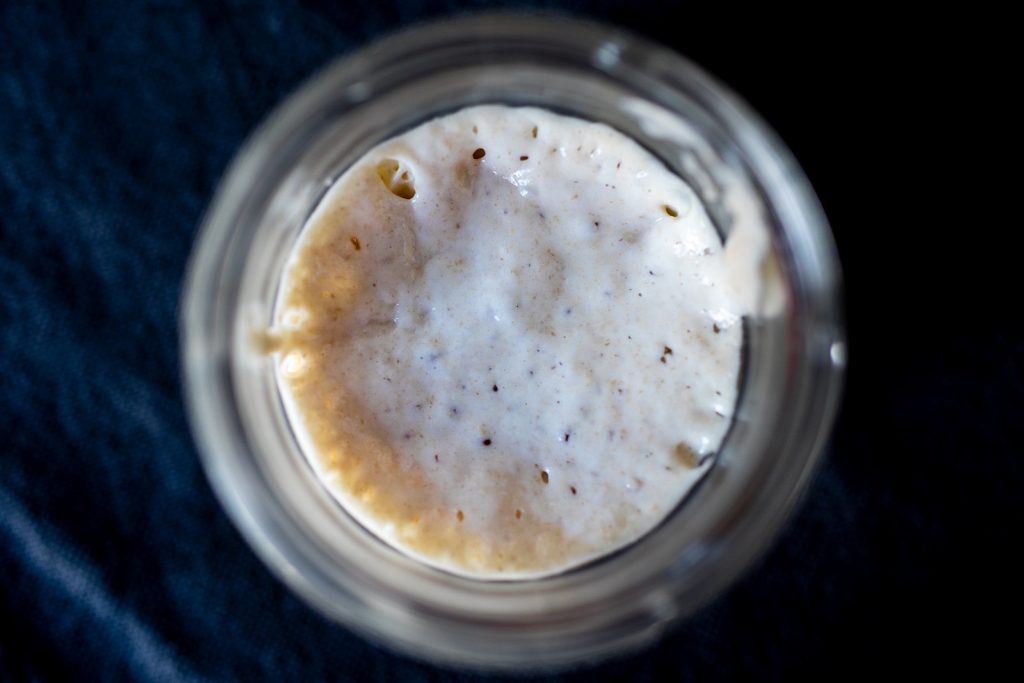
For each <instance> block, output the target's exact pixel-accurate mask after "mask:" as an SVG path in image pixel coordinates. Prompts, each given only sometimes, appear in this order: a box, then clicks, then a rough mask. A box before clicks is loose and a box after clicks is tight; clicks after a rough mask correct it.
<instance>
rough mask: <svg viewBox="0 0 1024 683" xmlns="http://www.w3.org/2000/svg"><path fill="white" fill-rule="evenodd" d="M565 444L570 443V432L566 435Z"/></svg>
mask: <svg viewBox="0 0 1024 683" xmlns="http://www.w3.org/2000/svg"><path fill="white" fill-rule="evenodd" d="M565 442H566V443H569V432H566V433H565Z"/></svg>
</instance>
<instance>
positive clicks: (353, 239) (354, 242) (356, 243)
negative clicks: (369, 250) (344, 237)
mask: <svg viewBox="0 0 1024 683" xmlns="http://www.w3.org/2000/svg"><path fill="white" fill-rule="evenodd" d="M348 241H349V242H351V243H352V246H353V247H355V248H356V251H359V250H360V249H362V248H363V245H362V244H360V243H359V238H358V237H349V238H348Z"/></svg>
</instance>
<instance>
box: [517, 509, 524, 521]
mask: <svg viewBox="0 0 1024 683" xmlns="http://www.w3.org/2000/svg"><path fill="white" fill-rule="evenodd" d="M522 516H523V511H522V510H516V519H519V518H521V517H522Z"/></svg>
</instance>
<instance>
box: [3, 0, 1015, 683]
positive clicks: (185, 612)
mask: <svg viewBox="0 0 1024 683" xmlns="http://www.w3.org/2000/svg"><path fill="white" fill-rule="evenodd" d="M540 5H546V6H551V7H559V8H561V9H562V10H564V11H571V12H576V13H581V14H586V15H590V16H594V17H598V18H604V19H608V20H611V21H614V22H617V23H620V24H623V25H626V26H628V27H631V28H633V29H635V30H637V31H639V32H641V33H644V34H646V35H648V36H651V37H653V38H655V39H657V40H659V41H661V42H663V43H666V44H669V45H671V46H673V47H675V48H676V49H678V50H680V51H681V52H683V53H685V54H688V55H690V56H691V57H693V58H695V59H696V60H697V61H699V62H701V63H703V64H704V65H705V66H707V67H708V68H709V69H710V70H711V71H712V72H714V73H716V74H717V75H718V76H719V77H721V78H722V79H723V80H725V81H726V82H728V83H729V84H731V85H732V86H733V87H735V88H736V89H737V90H739V91H740V92H742V93H743V94H744V95H745V96H746V97H747V98H748V99H749V100H750V101H751V102H752V103H753V104H754V106H755V107H756V108H758V109H759V110H760V111H761V112H762V113H763V114H764V115H765V116H766V118H767V119H768V120H769V122H770V123H771V124H772V125H773V126H775V127H776V128H777V129H778V131H779V132H780V133H781V135H782V136H783V137H784V138H785V139H786V140H787V142H788V143H789V144H790V146H791V147H792V148H793V150H794V152H795V153H796V156H797V157H798V158H799V159H800V161H801V163H802V164H803V165H804V167H805V168H806V170H807V171H808V174H809V175H810V177H811V178H812V180H813V181H814V183H815V185H816V187H817V189H818V191H819V193H820V195H821V197H822V200H823V203H824V205H825V208H826V210H827V211H828V213H829V216H830V219H831V221H832V223H833V225H834V228H835V231H836V235H837V239H838V242H839V246H840V249H841V254H842V258H843V262H844V267H845V269H846V272H847V283H848V291H849V295H848V297H847V304H848V313H849V322H850V338H851V366H850V378H849V387H848V393H847V397H846V401H845V405H844V408H843V412H842V415H841V417H840V421H839V426H838V429H837V433H836V437H835V445H834V449H833V454H832V456H831V457H830V459H829V460H828V461H827V463H826V464H825V466H824V467H823V468H822V470H821V471H820V474H819V476H818V477H817V479H816V480H815V483H814V485H813V486H812V487H811V490H810V493H809V495H808V496H807V498H806V500H805V503H804V505H803V506H802V508H801V509H800V511H799V513H798V514H797V515H796V516H795V518H794V519H793V520H792V522H791V523H790V525H789V527H788V529H787V531H786V533H785V534H784V535H783V536H782V538H781V540H780V541H779V542H778V543H777V544H776V545H775V546H774V548H773V550H772V551H771V552H770V553H768V555H767V556H766V557H765V558H763V560H762V561H761V562H760V563H759V564H758V565H757V566H756V567H755V568H754V569H753V570H752V571H751V572H750V573H749V574H748V575H747V576H746V578H745V579H743V580H742V581H740V582H739V583H738V584H737V585H736V586H735V587H734V588H733V589H731V590H730V591H729V592H728V593H727V594H725V595H724V596H722V597H721V599H719V600H718V601H716V602H715V603H713V604H712V605H710V606H708V607H707V608H705V609H704V610H703V611H702V612H701V613H699V614H698V615H696V616H695V617H694V618H692V619H690V620H689V621H687V622H686V623H684V624H682V625H680V627H679V628H678V629H676V630H675V631H674V632H673V633H672V634H671V635H670V636H669V637H668V638H666V639H665V640H664V641H663V642H661V643H660V644H657V645H655V646H653V647H651V648H649V649H648V650H646V651H644V652H642V653H638V654H636V655H633V656H631V657H628V658H626V659H624V660H619V661H614V662H611V663H606V664H604V665H602V666H601V667H600V668H598V669H596V670H595V669H590V670H583V671H577V672H571V673H565V674H561V675H559V676H556V677H554V678H553V680H573V681H577V680H578V681H584V680H587V681H589V680H593V679H595V678H597V679H607V680H611V679H615V678H625V677H634V678H635V679H636V680H660V679H670V680H688V679H698V680H727V679H735V678H744V679H747V678H766V679H773V680H793V679H795V678H805V677H827V678H833V677H837V676H839V677H842V676H844V675H849V674H851V673H854V672H857V673H869V674H886V673H892V671H893V669H894V668H898V669H900V670H904V671H907V672H916V673H921V672H924V671H947V670H948V669H947V667H948V666H949V665H952V664H954V663H962V662H964V661H967V662H970V663H972V666H975V667H977V666H979V665H984V664H986V663H989V664H990V663H993V662H998V661H999V660H1000V658H1001V657H1002V656H1004V655H1005V654H1006V653H1007V652H1008V651H1007V650H1005V649H1004V648H1005V647H1007V645H1006V643H1007V642H1008V641H1001V640H1000V639H999V637H998V636H999V634H1000V633H1003V634H1006V633H1013V632H1014V631H1016V632H1018V633H1019V627H1018V626H1010V627H1009V629H1002V630H1000V629H996V628H994V627H993V626H992V621H991V619H990V615H1002V616H1015V614H1014V611H1015V610H1017V609H1018V608H1019V607H1020V591H1019V589H1018V588H1017V587H1016V586H1017V585H1018V583H1019V578H1020V564H1019V562H1018V561H1017V560H1015V559H1014V555H1013V554H1012V553H1011V551H1012V550H1016V546H1017V545H1019V542H1020V539H1021V528H1022V525H1021V505H1020V498H1021V493H1022V483H1024V474H1022V467H1021V462H1020V457H1019V453H1020V451H1021V443H1022V441H1024V440H1022V436H1024V434H1022V428H1021V422H1022V421H1021V419H1020V410H1021V406H1022V405H1024V378H1022V365H1024V364H1022V354H1021V350H1022V348H1021V341H1020V339H1021V338H1020V336H1019V335H1018V334H1017V331H1016V330H1014V329H1012V328H1010V327H1008V326H1007V325H1006V322H1005V321H1006V320H1007V319H1008V318H1010V317H1012V316H1008V315H1006V312H1007V311H1006V310H1005V309H999V310H989V308H986V302H989V303H991V301H990V298H984V297H978V298H974V297H973V296H972V295H968V294H965V293H961V294H960V295H959V297H953V298H944V297H946V296H947V295H948V294H950V293H951V292H953V290H952V289H949V288H948V283H949V282H957V281H960V280H957V278H962V279H963V281H966V280H967V279H969V277H968V276H967V275H966V274H965V273H964V272H963V271H962V270H960V269H959V266H958V264H962V262H963V260H968V259H972V258H973V259H980V258H981V253H980V252H979V251H974V252H973V253H972V252H971V250H966V252H967V253H964V254H962V255H960V254H952V253H950V251H944V252H941V253H940V252H938V251H936V249H938V248H940V247H939V246H937V245H941V244H943V243H944V240H945V239H946V238H947V237H948V236H950V235H953V234H957V233H955V230H964V229H965V227H964V226H965V225H967V224H962V223H961V224H958V226H953V227H950V230H951V231H953V232H946V233H944V232H942V230H941V225H942V223H941V222H929V220H926V219H924V218H923V217H922V216H923V213H922V212H923V211H926V210H927V208H928V207H929V206H934V205H936V204H939V205H941V206H942V207H944V209H948V208H951V207H952V206H953V205H954V204H955V202H954V200H953V197H954V196H955V195H953V194H951V189H950V186H946V187H945V189H944V190H943V191H940V192H938V193H935V192H924V191H923V189H922V188H921V187H916V186H915V188H914V189H913V190H908V184H907V183H908V176H913V175H914V174H915V173H918V172H920V171H921V168H920V166H922V164H919V163H915V160H917V157H916V156H915V154H916V153H917V152H918V151H919V150H918V149H917V148H915V147H912V146H908V143H907V142H906V141H907V140H909V139H910V138H911V136H912V135H913V132H914V128H915V126H916V125H917V123H916V122H915V121H911V120H910V117H909V116H905V115H904V114H902V113H901V111H903V110H901V109H900V107H899V106H898V105H896V104H895V102H896V98H898V97H899V96H901V95H902V94H904V91H905V90H906V89H911V91H912V89H913V88H915V87H917V84H919V79H920V73H921V69H917V68H911V67H907V68H904V67H903V66H900V65H898V64H896V63H888V62H887V61H886V60H883V59H882V58H879V57H878V56H877V55H878V50H879V49H880V42H882V38H880V36H878V35H876V34H875V33H873V32H872V33H870V34H869V32H868V31H867V29H869V28H871V27H870V26H853V29H854V30H853V32H852V34H851V36H849V37H845V36H841V35H839V34H838V33H837V32H835V31H834V30H833V29H834V28H835V27H833V26H831V25H819V26H818V27H817V28H816V29H815V30H813V31H811V30H807V29H802V28H799V27H800V26H805V25H806V24H805V21H804V20H807V19H808V18H807V17H797V18H794V23H791V24H788V25H789V26H792V27H794V28H792V29H791V30H789V31H788V32H786V31H781V32H780V29H779V28H775V27H771V28H770V27H768V26H767V24H766V23H764V19H765V17H753V18H751V17H748V16H746V15H740V13H739V12H738V11H737V10H735V9H734V8H732V7H729V8H723V9H724V10H725V11H723V12H721V13H720V14H719V16H705V15H704V14H703V13H695V14H684V13H682V12H680V13H678V14H677V15H676V16H675V17H673V16H671V15H666V14H665V12H664V9H663V8H662V3H655V2H648V1H646V0H633V1H632V2H611V1H602V2H594V3H584V2H582V0H580V1H578V2H573V1H572V0H566V1H565V2H552V3H535V6H540ZM482 6H485V3H482V2H464V3H460V2H430V1H426V0H422V1H419V2H417V1H416V0H405V1H400V2H394V1H391V0H378V1H376V2H368V3H362V4H361V5H355V4H350V3H340V2H339V3H324V4H323V5H321V4H319V3H311V2H309V3H307V2H288V3H282V4H277V3H271V2H253V3H243V2H233V1H225V0H220V1H217V2H201V1H200V0H194V1H189V0H180V1H175V0H165V1H159V0H153V1H151V2H145V3H125V4H122V3H104V2H88V3H84V2H83V3H78V2H75V3H67V4H53V3H38V4H35V3H34V4H31V5H30V4H28V3H19V2H14V1H9V2H3V3H0V443H2V446H3V454H2V457H3V461H2V465H0V679H9V680H68V679H87V680H91V679H102V680H146V681H149V680H154V681H191V680H218V681H233V680H244V681H263V680H266V681H280V680H302V681H311V680H327V679H330V680H360V681H365V680H410V681H428V680H476V678H477V677H476V676H474V675H472V674H467V673H459V672H453V671H449V670H445V669H439V668H436V667H434V666H431V665H428V664H424V663H420V662H416V661H413V660H410V659H407V658H405V657H402V656H397V655H394V654H391V653H389V652H387V651H384V650H382V649H380V648H379V647H377V646H374V645H371V644H368V643H367V642H365V641H363V640H362V639H360V638H359V637H357V636H354V635H352V634H351V633H349V632H347V631H346V630H345V629H343V628H341V627H338V626H335V625H333V624H332V623H329V622H328V621H327V620H325V619H323V618H322V617H320V616H319V615H317V614H316V613H314V612H312V611H311V610H310V609H308V608H307V607H305V606H304V605H303V604H302V603H301V602H300V601H299V600H298V599H296V598H295V597H293V596H292V595H291V594H290V593H289V592H288V591H286V590H285V589H284V588H283V586H281V585H280V584H279V583H278V582H277V581H275V580H274V579H273V578H271V576H270V575H269V574H268V572H267V571H266V570H265V569H264V568H263V566H262V565H261V564H260V563H259V562H258V561H257V560H256V558H255V557H254V555H253V554H252V553H251V551H250V550H249V549H248V547H247V546H246V545H245V544H244V543H243V542H242V540H241V538H240V537H239V535H238V533H237V532H236V531H235V530H234V528H233V527H232V526H231V525H230V524H229V522H228V521H227V518H226V517H225V515H224V513H223V512H222V511H221V509H220V507H219V505H218V504H217V502H216V500H215V499H214V497H213V495H212V493H211V491H210V488H209V486H208V485H207V483H206V481H205V479H204V477H203V474H202V472H201V470H200V467H199V464H198V460H197V456H196V452H195V448H194V446H193V444H192V442H191V440H190V437H189V434H188V430H187V426H186V423H185V417H184V414H183V409H182V403H181V387H180V383H179V379H178V358H177V348H176V315H175V313H176V305H177V301H178V296H179V292H180V284H181V276H182V271H183V268H184V265H185V260H186V257H187V254H188V251H189V248H190V245H191V242H192V239H193V237H194V235H195V232H196V228H197V223H198V221H199V220H200V216H201V213H202V211H203V209H204V206H205V205H206V202H207V201H208V198H209V197H210V194H211V192H212V190H213V188H214V185H215V183H216V181H217V178H218V177H219V175H220V174H221V173H222V172H223V170H224V168H225V166H226V165H227V163H228V161H229V159H230V157H231V155H232V154H233V153H234V152H235V151H236V150H237V149H238V147H239V145H240V144H241V142H242V140H243V138H244V136H245V135H246V134H247V133H248V132H249V131H250V130H251V129H252V128H253V127H254V126H255V125H256V124H257V122H258V121H259V120H260V118H261V117H262V116H264V115H265V114H266V113H267V112H268V110H269V109H270V108H271V107H272V106H273V105H274V104H275V103H277V102H278V101H279V100H280V99H281V98H282V97H284V96H285V95H286V94H287V93H288V92H289V91H290V90H291V89H292V88H294V87H295V86H296V85H297V84H298V83H299V81H300V80H301V79H302V78H303V77H305V76H306V75H308V74H309V73H310V72H311V71H312V70H314V69H315V68H316V67H318V66H319V65H321V64H322V63H324V62H325V61H326V60H328V59H329V58H331V57H333V56H336V55H339V54H343V53H345V52H346V51H348V50H350V49H352V48H354V47H356V46H358V45H362V44H364V43H365V42H366V41H368V40H370V39H372V38H374V37H376V36H378V35H380V34H381V33H382V32H385V31H389V30H392V29H394V28H395V27H398V26H401V25H406V24H408V23H411V22H414V21H418V20H421V19H423V18H426V17H433V16H439V15H443V14H445V13H448V12H451V11H455V10H457V9H466V8H471V7H482ZM850 21H852V19H850V18H849V17H848V18H846V19H844V23H845V24H848V23H849V22H850ZM872 55H875V57H876V61H871V59H872ZM886 59H887V58H886ZM884 75H890V76H895V78H892V79H891V80H884V79H883V76H884ZM880 133H890V134H893V133H894V134H895V135H892V136H891V137H890V138H886V139H887V140H889V142H888V143H880V142H879V139H880V138H878V137H877V134H880ZM880 145H881V147H880ZM908 169H909V170H908ZM917 190H921V191H917ZM871 192H874V193H875V194H874V196H875V197H876V201H877V202H881V203H880V204H876V205H875V206H874V207H873V206H872V205H871V204H870V202H869V199H870V198H871V197H872V194H871ZM908 192H909V194H908ZM896 197H898V200H897V199H896ZM904 204H909V205H910V206H909V207H904V206H903V205H904ZM897 207H899V209H900V210H903V209H908V210H906V211H905V212H903V213H900V214H899V217H898V218H897V213H896V209H897ZM1015 220H1018V221H1019V219H1015ZM879 237H884V238H885V239H886V240H887V241H886V242H884V243H883V244H882V245H880V244H879V243H878V242H876V241H875V240H877V239H878V238H879ZM918 238H920V239H922V240H923V241H922V242H921V243H920V244H916V243H913V240H914V239H918ZM954 246H955V245H954ZM911 247H913V250H911ZM954 250H955V249H954ZM947 257H948V258H947ZM907 259H909V261H908V260H907ZM908 262H909V263H910V264H911V265H910V271H909V273H910V275H911V277H907V275H908V271H907V269H906V264H907V263H908ZM924 262H932V263H941V264H943V270H942V271H941V272H929V273H928V274H919V275H916V276H915V275H914V274H915V273H919V272H920V271H916V270H915V268H919V267H921V266H920V264H921V263H924ZM943 287H947V288H946V289H943ZM991 308H993V309H996V308H998V307H991ZM1012 310H1019V308H1015V309H1012ZM914 313H917V314H923V315H920V317H919V318H912V316H913V314H914ZM924 319H927V320H928V321H930V323H931V324H930V326H928V327H925V328H921V327H917V326H916V325H917V323H919V322H920V321H921V320H924ZM912 322H913V324H912ZM1009 623H1010V624H1015V623H1016V622H1015V621H1010V622H1009ZM975 671H977V668H975Z"/></svg>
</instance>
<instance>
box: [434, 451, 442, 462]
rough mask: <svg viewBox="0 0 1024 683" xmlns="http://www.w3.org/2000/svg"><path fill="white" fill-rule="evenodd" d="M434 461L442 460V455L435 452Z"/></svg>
mask: <svg viewBox="0 0 1024 683" xmlns="http://www.w3.org/2000/svg"><path fill="white" fill-rule="evenodd" d="M434 462H441V457H440V456H439V455H438V454H437V453H434Z"/></svg>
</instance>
